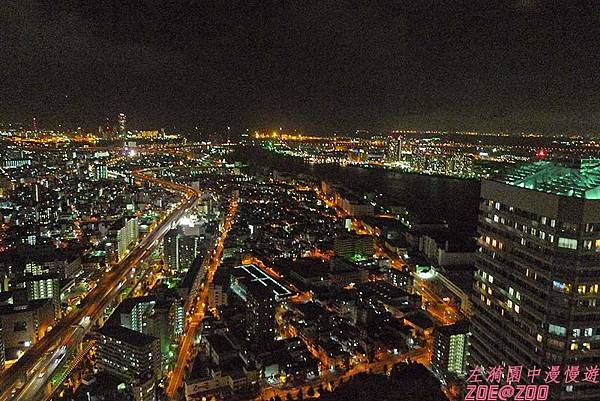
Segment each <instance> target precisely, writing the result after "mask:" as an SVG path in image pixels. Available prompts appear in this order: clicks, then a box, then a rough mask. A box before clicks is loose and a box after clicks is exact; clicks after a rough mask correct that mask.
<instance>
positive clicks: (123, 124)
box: [117, 113, 127, 136]
mask: <svg viewBox="0 0 600 401" xmlns="http://www.w3.org/2000/svg"><path fill="white" fill-rule="evenodd" d="M117 124H118V131H119V136H125V135H126V133H127V117H126V116H125V114H124V113H119V117H118V119H117Z"/></svg>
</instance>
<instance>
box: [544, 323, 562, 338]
mask: <svg viewBox="0 0 600 401" xmlns="http://www.w3.org/2000/svg"><path fill="white" fill-rule="evenodd" d="M548 333H550V334H554V335H557V336H565V335H567V329H566V328H565V327H563V326H558V325H555V324H552V323H551V324H550V325H549V326H548Z"/></svg>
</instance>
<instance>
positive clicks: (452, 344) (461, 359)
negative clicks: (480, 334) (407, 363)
mask: <svg viewBox="0 0 600 401" xmlns="http://www.w3.org/2000/svg"><path fill="white" fill-rule="evenodd" d="M468 345H469V322H468V321H466V320H463V321H460V322H457V323H455V324H451V325H449V326H441V327H438V328H436V329H435V331H434V333H433V350H432V353H431V368H432V369H433V371H434V372H435V373H437V374H438V375H439V376H440V377H441V378H443V379H444V380H445V381H446V382H448V381H451V380H452V379H453V378H455V379H460V378H464V376H465V373H466V361H467V351H468Z"/></svg>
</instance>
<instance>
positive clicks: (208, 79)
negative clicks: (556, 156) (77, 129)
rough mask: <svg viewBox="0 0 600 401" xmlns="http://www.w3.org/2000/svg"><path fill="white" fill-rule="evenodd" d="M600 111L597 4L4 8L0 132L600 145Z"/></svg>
mask: <svg viewBox="0 0 600 401" xmlns="http://www.w3.org/2000/svg"><path fill="white" fill-rule="evenodd" d="M57 3H59V4H60V5H57ZM130 3H131V4H136V5H135V6H134V5H130ZM599 102H600V2H599V1H594V0H590V1H586V2H583V1H576V0H572V1H562V2H559V1H551V0H510V1H502V0H473V1H466V0H465V1H451V0H438V1H419V0H415V1H400V0H399V1H384V0H371V1H346V0H318V1H312V0H298V1H296V0H285V1H283V0H282V1H268V0H265V1H260V2H258V1H256V2H255V1H251V0H246V1H239V2H234V1H226V0H216V1H174V0H171V1H169V0H162V1H116V0H115V1H111V0H88V1H75V0H70V1H57V0H46V1H30V0H3V1H2V6H1V7H0V121H22V122H29V121H30V120H31V117H32V116H37V117H38V120H39V121H40V124H41V125H42V126H49V125H53V124H58V123H63V124H66V125H82V126H84V127H94V126H96V127H97V126H98V124H100V123H101V121H102V120H103V118H104V117H105V116H111V117H114V116H115V115H116V113H118V112H125V113H126V114H127V115H128V120H129V121H130V125H131V126H132V127H133V128H150V127H162V126H167V127H168V126H173V125H176V126H177V127H182V128H183V127H193V126H195V125H198V126H200V127H201V129H203V130H213V129H218V128H220V127H224V126H227V125H231V126H232V127H234V129H237V128H239V127H251V128H254V127H278V126H283V127H286V128H298V129H302V130H304V131H309V132H315V131H330V130H349V129H357V128H365V129H387V128H431V129H433V128H435V129H498V130H519V131H520V130H542V131H545V132H548V133H554V132H569V131H580V132H597V133H600V103H599Z"/></svg>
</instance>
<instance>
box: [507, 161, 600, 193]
mask: <svg viewBox="0 0 600 401" xmlns="http://www.w3.org/2000/svg"><path fill="white" fill-rule="evenodd" d="M497 181H500V182H502V183H505V184H509V185H514V186H517V187H521V188H526V189H532V190H534V191H539V192H546V193H552V194H555V195H562V196H573V197H576V198H584V199H600V159H582V160H580V161H578V162H577V163H576V164H571V165H567V164H562V163H557V162H550V161H537V162H535V163H530V164H525V165H522V166H519V167H516V168H514V169H511V170H509V171H508V172H506V173H505V174H504V175H503V176H501V177H499V178H498V179H497Z"/></svg>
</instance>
